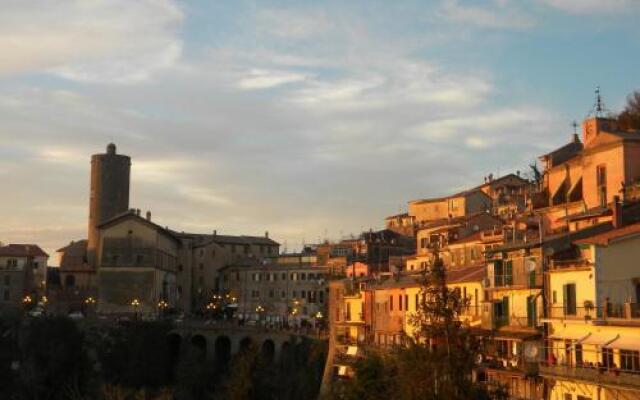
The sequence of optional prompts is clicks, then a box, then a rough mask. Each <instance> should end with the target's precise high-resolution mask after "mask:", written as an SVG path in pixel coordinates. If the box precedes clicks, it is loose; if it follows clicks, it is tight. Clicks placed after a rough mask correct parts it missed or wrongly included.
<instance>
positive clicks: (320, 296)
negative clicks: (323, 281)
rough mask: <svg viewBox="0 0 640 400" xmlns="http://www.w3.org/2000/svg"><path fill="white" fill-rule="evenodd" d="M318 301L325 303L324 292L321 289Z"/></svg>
mask: <svg viewBox="0 0 640 400" xmlns="http://www.w3.org/2000/svg"><path fill="white" fill-rule="evenodd" d="M318 301H319V302H320V304H324V292H323V291H320V292H319V293H318Z"/></svg>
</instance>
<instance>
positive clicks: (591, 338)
mask: <svg viewBox="0 0 640 400" xmlns="http://www.w3.org/2000/svg"><path fill="white" fill-rule="evenodd" d="M618 337H619V335H614V334H612V333H591V334H589V335H588V336H587V337H586V338H584V339H582V340H580V344H586V345H591V346H600V347H603V346H606V345H608V344H609V343H611V342H613V341H614V340H616V339H617V338H618Z"/></svg>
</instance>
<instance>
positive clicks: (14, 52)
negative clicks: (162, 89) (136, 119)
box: [0, 0, 183, 83]
mask: <svg viewBox="0 0 640 400" xmlns="http://www.w3.org/2000/svg"><path fill="white" fill-rule="evenodd" d="M182 20H183V13H182V11H181V10H180V9H179V8H178V7H177V6H176V5H175V4H174V2H173V1H172V0H141V1H135V2H131V1H127V0H96V1H67V2H58V1H51V0H50V1H43V2H38V4H37V5H35V6H33V7H25V5H24V2H22V1H19V0H10V1H9V2H8V3H6V2H5V3H3V6H2V13H0V48H2V52H3V62H2V63H0V76H2V75H5V76H7V75H12V74H20V73H33V72H45V71H46V72H50V73H53V74H56V75H59V76H62V77H64V78H67V79H72V80H79V81H84V82H105V81H107V82H119V83H129V82H136V81H140V80H144V79H147V78H148V77H149V76H150V74H152V73H153V72H154V71H156V70H158V69H162V68H166V67H168V66H170V65H172V64H173V63H174V62H175V61H176V60H177V59H178V58H179V56H180V54H181V47H182V43H181V40H180V39H179V37H178V34H179V31H178V30H179V27H180V25H181V23H182Z"/></svg>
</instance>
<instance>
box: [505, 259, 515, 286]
mask: <svg viewBox="0 0 640 400" xmlns="http://www.w3.org/2000/svg"><path fill="white" fill-rule="evenodd" d="M504 284H505V286H509V285H513V261H511V260H507V261H506V262H505V263H504Z"/></svg>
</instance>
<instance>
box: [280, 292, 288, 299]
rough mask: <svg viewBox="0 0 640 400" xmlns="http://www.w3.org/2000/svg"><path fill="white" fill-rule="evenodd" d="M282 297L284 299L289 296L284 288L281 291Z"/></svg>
mask: <svg viewBox="0 0 640 400" xmlns="http://www.w3.org/2000/svg"><path fill="white" fill-rule="evenodd" d="M280 298H282V299H286V298H287V292H285V291H284V290H283V291H282V292H281V293H280Z"/></svg>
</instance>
